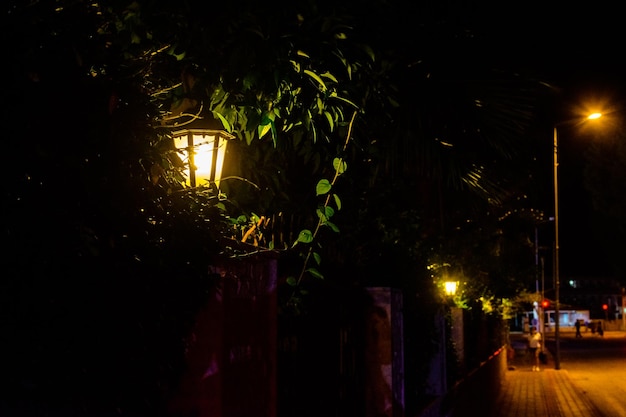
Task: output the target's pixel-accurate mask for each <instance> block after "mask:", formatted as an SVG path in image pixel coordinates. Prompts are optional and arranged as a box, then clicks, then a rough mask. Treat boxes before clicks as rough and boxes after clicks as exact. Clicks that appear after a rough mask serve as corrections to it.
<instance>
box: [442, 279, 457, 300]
mask: <svg viewBox="0 0 626 417" xmlns="http://www.w3.org/2000/svg"><path fill="white" fill-rule="evenodd" d="M457 286H458V283H457V282H456V281H446V282H445V283H444V289H445V291H446V295H447V296H453V295H455V294H456V288H457Z"/></svg>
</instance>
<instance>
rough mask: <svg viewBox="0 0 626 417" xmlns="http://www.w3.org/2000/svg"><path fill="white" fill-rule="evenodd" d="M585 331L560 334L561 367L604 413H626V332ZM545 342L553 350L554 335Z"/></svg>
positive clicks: (616, 415)
mask: <svg viewBox="0 0 626 417" xmlns="http://www.w3.org/2000/svg"><path fill="white" fill-rule="evenodd" d="M582 335H583V337H582V338H575V337H574V333H572V332H563V333H562V334H561V341H560V351H561V370H564V371H567V372H568V373H569V375H570V377H571V379H572V382H573V383H574V384H575V385H576V386H577V387H579V388H580V389H581V391H582V392H583V393H584V395H586V396H588V398H589V399H590V400H591V401H592V402H593V403H594V405H596V407H597V408H598V409H599V410H600V411H602V413H603V414H604V415H606V416H607V417H608V416H611V417H623V416H626V401H624V398H626V384H625V383H624V381H626V333H625V332H620V331H614V332H605V333H604V337H600V336H599V335H598V334H594V333H591V332H590V331H589V332H586V333H585V332H584V331H583V333H582ZM546 342H547V347H548V349H549V350H550V351H551V352H554V347H555V343H554V337H550V336H548V337H547V338H546ZM547 366H554V363H553V362H552V363H549V364H548V365H547Z"/></svg>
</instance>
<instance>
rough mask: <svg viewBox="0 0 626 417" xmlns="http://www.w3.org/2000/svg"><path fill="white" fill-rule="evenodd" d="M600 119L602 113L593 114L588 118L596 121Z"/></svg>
mask: <svg viewBox="0 0 626 417" xmlns="http://www.w3.org/2000/svg"><path fill="white" fill-rule="evenodd" d="M600 117H602V113H591V114H590V115H589V116H587V119H589V120H595V119H599V118H600Z"/></svg>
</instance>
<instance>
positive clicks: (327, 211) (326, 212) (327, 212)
mask: <svg viewBox="0 0 626 417" xmlns="http://www.w3.org/2000/svg"><path fill="white" fill-rule="evenodd" d="M334 214H335V209H334V208H332V207H330V206H324V207H322V208H319V209H317V216H318V217H319V218H321V219H322V221H323V222H326V221H327V220H328V219H330V218H331V217H333V215H334Z"/></svg>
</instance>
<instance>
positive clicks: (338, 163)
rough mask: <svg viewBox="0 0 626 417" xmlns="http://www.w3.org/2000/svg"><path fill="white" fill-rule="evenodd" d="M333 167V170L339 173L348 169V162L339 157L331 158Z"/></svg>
mask: <svg viewBox="0 0 626 417" xmlns="http://www.w3.org/2000/svg"><path fill="white" fill-rule="evenodd" d="M333 168H335V171H337V173H338V174H339V175H341V174H343V173H344V172H346V169H348V164H347V163H346V162H345V161H344V160H343V159H341V158H335V159H333Z"/></svg>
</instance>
